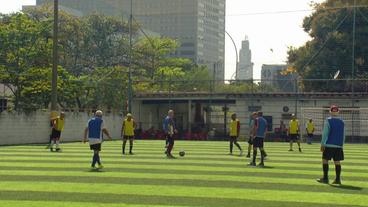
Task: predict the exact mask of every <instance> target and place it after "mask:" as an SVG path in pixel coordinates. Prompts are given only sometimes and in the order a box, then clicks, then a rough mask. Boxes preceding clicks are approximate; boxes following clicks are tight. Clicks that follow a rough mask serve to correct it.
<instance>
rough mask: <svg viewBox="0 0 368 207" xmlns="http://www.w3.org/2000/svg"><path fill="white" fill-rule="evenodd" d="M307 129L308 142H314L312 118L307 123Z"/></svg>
mask: <svg viewBox="0 0 368 207" xmlns="http://www.w3.org/2000/svg"><path fill="white" fill-rule="evenodd" d="M305 130H306V131H307V136H308V138H307V143H308V144H312V141H313V133H314V123H313V120H312V119H309V121H308V122H307V124H306V125H305Z"/></svg>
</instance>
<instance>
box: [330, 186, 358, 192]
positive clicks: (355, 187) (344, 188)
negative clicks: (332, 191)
mask: <svg viewBox="0 0 368 207" xmlns="http://www.w3.org/2000/svg"><path fill="white" fill-rule="evenodd" d="M330 186H331V187H333V188H338V189H343V190H356V191H361V190H363V188H361V187H357V186H353V185H330Z"/></svg>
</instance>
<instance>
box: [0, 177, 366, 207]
mask: <svg viewBox="0 0 368 207" xmlns="http://www.w3.org/2000/svg"><path fill="white" fill-rule="evenodd" d="M0 189H2V191H31V192H49V193H90V194H93V193H91V192H98V193H96V194H99V193H107V194H118V195H142V196H174V197H186V196H187V197H196V198H221V199H227V198H233V199H245V200H264V201H281V202H283V201H286V202H296V203H299V202H302V203H310V202H311V198H314V203H321V204H335V203H339V204H343V205H360V206H368V202H366V201H367V200H368V195H364V194H338V196H337V195H336V194H334V193H323V192H306V191H304V192H299V191H286V190H285V191H276V192H277V193H276V192H275V191H274V190H263V189H262V190H258V189H234V188H212V187H187V186H165V185H126V184H96V183H94V184H93V185H92V184H84V183H61V182H48V183H47V185H46V186H45V184H43V183H40V182H2V183H0ZM173 189H175V190H173ZM275 193H276V194H277V196H275ZM245 195H252V196H249V197H247V198H245Z"/></svg>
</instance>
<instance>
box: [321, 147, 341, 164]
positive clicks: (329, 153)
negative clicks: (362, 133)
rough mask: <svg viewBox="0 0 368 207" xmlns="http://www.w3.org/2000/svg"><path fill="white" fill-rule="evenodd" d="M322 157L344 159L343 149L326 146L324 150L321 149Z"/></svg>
mask: <svg viewBox="0 0 368 207" xmlns="http://www.w3.org/2000/svg"><path fill="white" fill-rule="evenodd" d="M322 159H324V160H331V159H333V160H334V161H342V160H344V150H343V149H342V148H332V147H326V148H325V151H323V155H322Z"/></svg>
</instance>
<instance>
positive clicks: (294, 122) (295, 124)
mask: <svg viewBox="0 0 368 207" xmlns="http://www.w3.org/2000/svg"><path fill="white" fill-rule="evenodd" d="M299 132H300V126H299V120H298V119H296V116H295V114H293V115H292V119H291V120H290V122H289V131H288V136H289V139H290V149H289V151H293V143H294V141H296V142H297V144H298V146H299V152H302V148H301V147H300V137H299Z"/></svg>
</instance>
